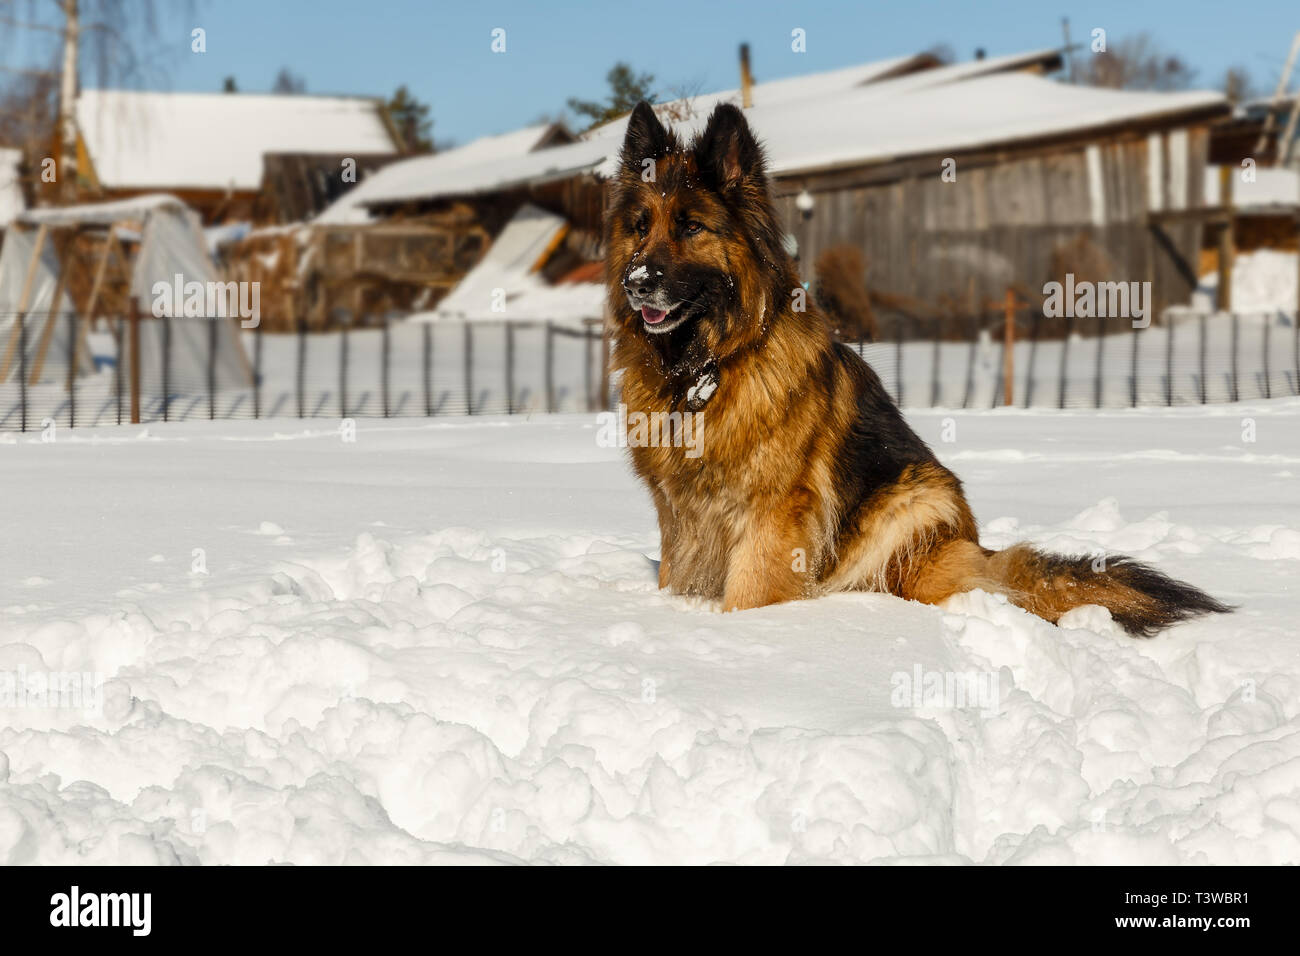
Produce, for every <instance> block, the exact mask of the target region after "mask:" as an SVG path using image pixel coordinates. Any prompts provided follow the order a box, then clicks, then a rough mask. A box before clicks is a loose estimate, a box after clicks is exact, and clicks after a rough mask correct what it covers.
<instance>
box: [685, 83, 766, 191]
mask: <svg viewBox="0 0 1300 956" xmlns="http://www.w3.org/2000/svg"><path fill="white" fill-rule="evenodd" d="M695 165H696V166H697V167H699V170H700V172H701V173H702V174H703V175H704V176H706V177H707V178H708V180H709V181H710V182H711V183H712V184H713V185H714V186H716V187H717V188H718V189H719V190H721V191H722V192H727V191H728V190H731V189H735V188H736V187H737V186H740V185H742V184H743V183H745V182H747V181H751V180H756V181H760V182H761V181H762V179H763V176H764V166H763V150H762V147H760V146H759V145H758V141H757V140H756V139H754V134H753V133H752V132H750V130H749V123H747V122H746V121H745V114H744V113H742V112H741V111H740V110H739V109H738V108H737V107H735V106H732V105H731V104H730V103H723V104H721V105H719V106H718V107H716V108H715V109H714V111H713V115H712V116H710V117H709V125H708V126H706V127H705V128H704V132H703V133H702V134H700V138H699V139H698V140H697V141H696V143H695Z"/></svg>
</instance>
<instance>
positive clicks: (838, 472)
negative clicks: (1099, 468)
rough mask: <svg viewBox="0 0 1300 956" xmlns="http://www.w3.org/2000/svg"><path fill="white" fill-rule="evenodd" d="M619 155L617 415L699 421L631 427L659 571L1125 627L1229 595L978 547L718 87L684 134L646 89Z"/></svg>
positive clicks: (702, 591) (711, 592)
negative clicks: (1088, 610)
mask: <svg viewBox="0 0 1300 956" xmlns="http://www.w3.org/2000/svg"><path fill="white" fill-rule="evenodd" d="M619 165H620V169H619V172H618V174H617V176H616V177H615V178H614V179H613V181H612V183H611V185H610V196H609V200H610V201H609V203H608V213H607V216H606V222H605V247H606V251H607V258H606V278H607V284H608V287H609V300H608V301H609V311H610V314H611V316H612V317H613V319H612V321H613V329H612V332H613V338H614V344H613V350H612V353H611V367H612V370H613V371H614V372H617V373H621V377H622V395H623V403H624V405H625V406H626V408H627V411H628V416H629V420H631V418H632V416H633V415H634V414H635V413H637V412H640V413H641V415H643V416H652V415H655V414H658V415H659V416H660V419H659V420H660V421H661V422H668V423H670V425H674V426H675V425H677V424H679V423H681V422H682V421H683V420H684V419H683V418H682V416H683V415H685V414H687V413H690V414H693V415H696V416H698V417H697V419H695V421H698V422H699V425H700V426H703V428H702V435H701V438H702V441H701V442H700V448H699V449H697V451H696V454H695V455H694V456H690V455H686V454H683V450H682V448H681V447H674V443H673V442H668V441H664V442H659V443H656V444H654V445H651V444H649V443H647V442H645V441H637V440H633V437H632V436H630V435H629V441H628V444H629V445H631V446H632V452H631V454H632V462H633V467H634V469H635V471H636V473H637V474H638V475H639V476H640V478H641V479H642V480H644V481H645V484H646V486H647V488H649V490H650V495H651V497H652V498H653V499H654V504H655V508H656V509H657V511H658V516H659V532H660V537H661V544H662V558H661V560H660V564H659V586H660V587H661V588H668V589H670V590H672V591H674V592H676V593H679V594H694V595H701V596H704V597H706V598H711V599H715V600H720V601H721V607H722V609H723V610H728V611H729V610H739V609H744V608H756V607H763V606H764V605H768V604H774V603H777V602H780V601H790V600H796V599H800V598H808V597H813V596H816V595H820V594H825V593H829V592H834V591H850V590H868V591H886V592H888V593H890V594H895V595H897V596H899V597H902V598H906V599H909V600H916V601H924V602H927V603H930V604H937V603H939V602H941V601H943V600H944V599H945V598H948V597H949V596H951V595H954V594H957V593H960V592H963V591H969V590H971V589H973V588H983V589H985V590H987V591H991V592H996V593H1000V594H1004V595H1006V596H1007V598H1008V599H1009V600H1010V601H1012V602H1013V603H1015V604H1017V605H1019V606H1020V607H1022V608H1025V609H1026V610H1028V611H1030V612H1032V613H1034V614H1037V615H1039V616H1040V617H1043V618H1045V619H1046V620H1048V621H1052V622H1055V621H1056V620H1057V619H1059V618H1060V617H1061V615H1062V614H1064V613H1065V612H1066V611H1068V610H1070V609H1071V608H1075V607H1079V606H1080V605H1084V604H1100V605H1101V606H1103V607H1106V608H1109V610H1110V612H1111V615H1112V617H1113V619H1114V620H1115V621H1116V622H1118V623H1119V624H1120V625H1121V626H1122V627H1123V628H1124V629H1125V630H1127V631H1128V632H1129V633H1130V634H1134V635H1141V636H1149V635H1151V634H1153V633H1155V632H1156V631H1157V630H1159V629H1160V628H1163V627H1166V626H1168V625H1171V624H1174V623H1176V622H1178V621H1182V620H1184V619H1186V618H1189V617H1193V616H1195V615H1198V614H1203V613H1207V612H1222V611H1228V610H1230V608H1229V607H1227V606H1225V605H1223V604H1221V603H1219V602H1218V601H1216V600H1215V599H1214V598H1212V597H1210V596H1209V595H1207V594H1205V593H1204V592H1202V591H1200V590H1198V589H1196V588H1194V587H1192V586H1191V585H1188V584H1184V583H1182V582H1180V581H1175V580H1173V579H1171V578H1169V577H1167V576H1166V575H1164V574H1162V573H1161V572H1159V571H1157V570H1155V569H1153V568H1151V567H1148V566H1146V565H1144V564H1140V563H1138V562H1136V561H1133V560H1131V559H1129V558H1127V557H1123V556H1114V557H1109V558H1106V559H1105V560H1104V561H1098V560H1094V559H1093V558H1089V557H1064V556H1057V555H1051V554H1044V553H1041V552H1039V551H1037V550H1035V549H1034V548H1032V547H1030V546H1029V545H1028V544H1017V545H1015V546H1013V547H1011V548H1008V549H1006V550H1004V551H991V550H989V549H988V548H983V547H981V546H980V543H979V534H978V530H977V527H976V524H975V518H974V517H973V515H972V514H971V510H970V507H969V505H968V504H967V503H966V498H965V496H964V495H963V494H962V486H961V482H960V481H958V480H957V478H956V476H955V475H953V473H952V472H950V471H949V470H948V469H947V468H945V467H943V465H941V464H939V461H938V460H937V459H936V458H935V456H934V454H933V452H931V450H930V449H929V447H928V446H927V445H926V444H925V442H923V441H922V440H921V439H920V438H919V437H917V435H916V433H915V432H913V431H912V429H911V428H909V427H908V425H907V423H906V422H905V421H904V420H903V416H902V415H901V414H900V413H899V411H898V408H897V407H896V406H895V405H894V403H893V401H892V400H891V398H890V397H889V394H888V393H887V392H886V391H885V389H884V387H883V386H882V385H881V383H880V379H879V378H878V377H877V376H876V374H875V372H873V371H872V369H871V368H870V366H868V365H867V364H866V363H865V362H864V361H862V359H861V358H860V357H858V355H856V354H855V353H854V352H853V351H852V350H851V349H849V348H848V347H847V346H845V345H843V344H840V343H837V342H836V341H834V339H833V338H832V335H831V332H830V330H829V327H828V325H827V323H826V321H825V320H824V319H823V318H822V316H821V315H820V314H819V313H818V312H817V310H816V309H815V308H814V307H811V306H810V307H807V308H803V307H802V305H803V303H802V301H801V296H800V295H799V293H800V292H802V285H801V284H800V282H799V279H798V275H797V272H796V269H795V266H794V263H793V262H792V260H791V258H790V256H789V255H788V254H787V252H786V250H785V247H784V245H783V242H782V236H783V233H782V229H781V227H780V226H779V224H778V222H777V219H776V215H775V213H774V210H773V207H772V203H771V199H770V198H769V195H768V185H767V176H766V170H765V160H764V156H763V151H762V149H761V148H760V146H759V144H758V143H757V141H756V140H755V138H754V136H753V134H752V133H751V132H750V129H749V125H748V124H747V123H746V121H745V118H744V115H743V114H742V113H741V111H740V110H739V109H737V108H736V107H734V106H731V105H722V106H719V107H717V108H716V109H715V110H714V112H713V114H712V116H711V117H710V118H709V122H708V125H707V127H706V128H705V130H704V132H703V133H701V134H700V135H698V136H697V137H696V138H695V139H694V140H693V141H692V142H690V143H689V144H686V143H683V142H682V141H681V140H679V139H678V138H677V136H676V135H675V134H674V133H672V132H670V131H669V130H667V129H665V128H664V126H663V125H662V124H661V123H660V122H659V119H658V117H656V115H655V113H654V110H653V109H652V108H651V107H650V106H649V105H648V104H646V103H641V104H639V105H638V106H637V108H636V109H635V111H633V113H632V115H631V117H630V119H629V123H628V127H627V134H626V138H625V139H624V142H623V149H622V154H621V157H620V164H619ZM642 420H643V421H644V420H645V419H642Z"/></svg>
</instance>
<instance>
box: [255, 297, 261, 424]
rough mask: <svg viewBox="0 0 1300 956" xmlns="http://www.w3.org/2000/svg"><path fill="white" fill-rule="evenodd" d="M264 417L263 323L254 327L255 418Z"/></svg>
mask: <svg viewBox="0 0 1300 956" xmlns="http://www.w3.org/2000/svg"><path fill="white" fill-rule="evenodd" d="M261 417H262V323H261V321H258V323H257V325H256V326H254V327H253V420H254V421H256V420H257V419H259V418H261Z"/></svg>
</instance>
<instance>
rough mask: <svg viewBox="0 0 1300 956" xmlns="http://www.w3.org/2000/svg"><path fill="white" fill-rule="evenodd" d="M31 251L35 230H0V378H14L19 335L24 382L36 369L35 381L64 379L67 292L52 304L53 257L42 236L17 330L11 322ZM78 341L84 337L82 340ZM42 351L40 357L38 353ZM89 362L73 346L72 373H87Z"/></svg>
mask: <svg viewBox="0 0 1300 956" xmlns="http://www.w3.org/2000/svg"><path fill="white" fill-rule="evenodd" d="M35 249H36V230H34V229H17V228H10V229H8V230H6V232H5V238H4V246H3V247H0V366H3V365H4V364H5V362H6V360H7V361H8V369H7V371H6V373H5V375H4V378H3V379H0V381H5V382H16V381H18V370H19V368H20V367H22V359H21V357H20V355H19V352H18V346H19V342H20V341H22V340H23V339H24V336H25V342H26V349H25V350H24V354H25V356H26V369H27V376H28V380H29V381H31V380H32V375H33V373H35V372H36V371H37V364H38V361H39V364H40V370H39V374H38V375H36V378H35V381H36V382H61V381H65V380H66V378H67V374H68V346H69V345H70V343H71V335H72V322H71V321H70V320H69V318H68V314H69V313H68V309H69V308H70V307H71V305H70V302H69V300H68V295H67V293H66V292H65V293H63V294H62V295H60V296H59V302H58V304H57V305H55V303H54V301H53V299H54V290H55V287H56V285H57V284H58V281H59V279H58V277H59V258H58V255H57V254H56V253H55V251H54V247H53V246H52V245H51V244H50V242H49V240H48V239H47V240H46V242H45V244H44V246H43V248H42V249H41V255H40V258H38V259H37V260H36V267H35V270H34V271H32V284H31V290H30V293H29V295H28V299H27V305H26V308H25V309H23V315H24V319H23V328H22V330H21V331H20V330H19V329H18V327H17V325H16V316H17V315H18V312H19V307H20V306H21V305H22V302H20V301H19V299H20V297H21V296H22V294H23V286H24V284H25V282H26V280H27V274H28V272H29V270H30V266H31V262H32V255H33V254H34V252H35ZM83 341H84V340H83ZM42 354H43V355H44V358H43V359H41V358H40V356H41V355H42ZM93 370H94V365H93V362H92V360H91V357H90V351H89V349H87V348H84V347H79V348H78V349H77V374H79V375H88V374H89V373H90V372H92V371H93Z"/></svg>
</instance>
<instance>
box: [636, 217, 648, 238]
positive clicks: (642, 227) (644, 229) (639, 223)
mask: <svg viewBox="0 0 1300 956" xmlns="http://www.w3.org/2000/svg"><path fill="white" fill-rule="evenodd" d="M633 228H635V229H636V231H637V234H638V235H642V236H644V235H645V234H646V233H648V232H649V231H650V217H649V216H647V215H646V214H645V213H641V215H639V216H637V219H636V225H635V226H634V227H633Z"/></svg>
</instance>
